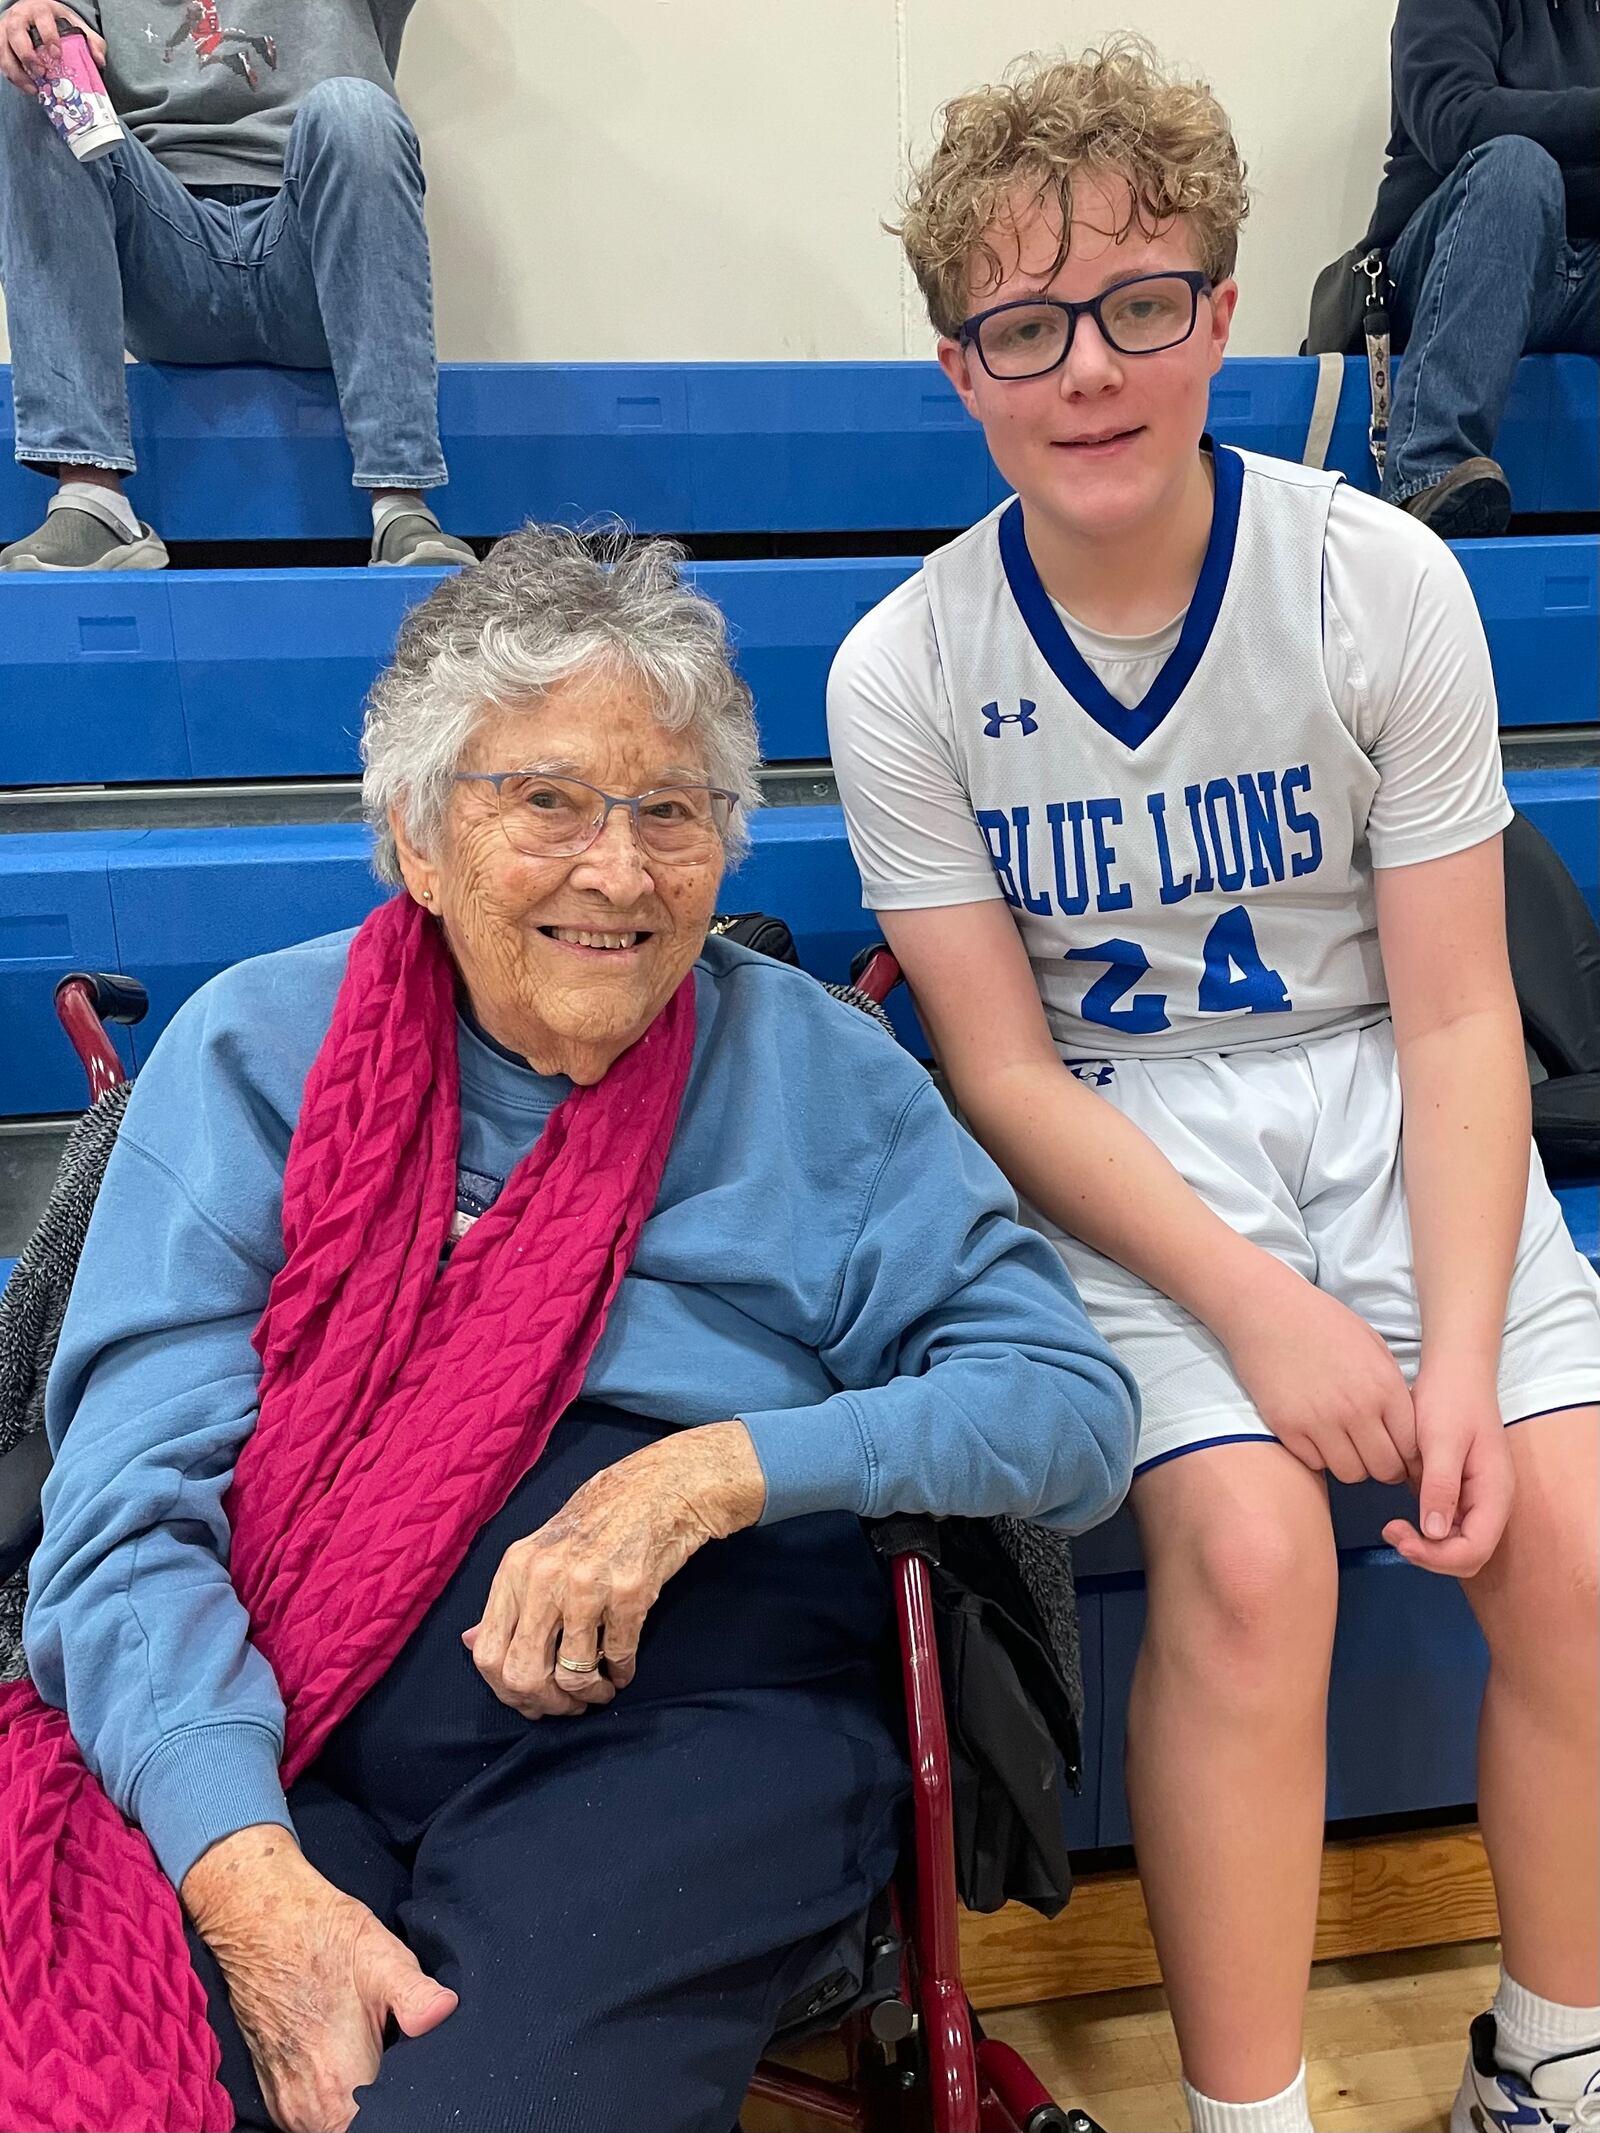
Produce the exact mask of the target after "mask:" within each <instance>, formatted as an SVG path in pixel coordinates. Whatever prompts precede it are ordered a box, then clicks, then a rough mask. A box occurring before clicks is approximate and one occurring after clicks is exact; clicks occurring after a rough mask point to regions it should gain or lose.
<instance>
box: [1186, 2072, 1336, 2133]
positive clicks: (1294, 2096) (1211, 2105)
mask: <svg viewBox="0 0 1600 2133" xmlns="http://www.w3.org/2000/svg"><path fill="white" fill-rule="evenodd" d="M1183 2093H1184V2095H1185V2097H1186V2098H1187V2099H1188V2103H1189V2123H1190V2125H1191V2126H1193V2128H1194V2133H1312V2127H1311V2112H1310V2109H1309V2107H1308V2105H1307V2103H1306V2069H1305V2061H1304V2060H1302V2061H1301V2062H1300V2071H1299V2073H1298V2074H1296V2075H1295V2077H1294V2079H1293V2081H1291V2082H1290V2084H1289V2086H1288V2087H1287V2088H1286V2089H1282V2090H1280V2091H1279V2093H1278V2094H1277V2095H1276V2096H1266V2097H1263V2099H1262V2100H1261V2102H1260V2103H1218V2101H1217V2099H1216V2098H1215V2097H1214V2096H1202V2095H1201V2093H1200V2091H1199V2090H1198V2089H1196V2088H1191V2087H1190V2086H1189V2084H1188V2082H1187V2081H1186V2082H1185V2083H1184V2084H1183Z"/></svg>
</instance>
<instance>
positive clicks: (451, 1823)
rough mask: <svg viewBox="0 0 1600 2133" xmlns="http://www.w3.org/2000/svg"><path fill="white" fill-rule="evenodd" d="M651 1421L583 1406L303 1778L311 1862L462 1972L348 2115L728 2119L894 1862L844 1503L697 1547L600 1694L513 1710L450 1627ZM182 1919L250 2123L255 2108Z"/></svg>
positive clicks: (428, 2126)
mask: <svg viewBox="0 0 1600 2133" xmlns="http://www.w3.org/2000/svg"><path fill="white" fill-rule="evenodd" d="M660 1434H661V1430H660V1426H659V1425H658V1424H655V1423H650V1422H643V1421H640V1420H638V1419H637V1418H635V1417H632V1416H627V1415H622V1414H619V1413H617V1412H616V1411H615V1410H612V1409H607V1408H598V1407H592V1406H586V1405H583V1404H580V1405H579V1406H577V1407H574V1408H573V1409H571V1410H570V1411H569V1412H568V1413H567V1414H566V1415H565V1416H564V1417H563V1418H562V1420H561V1422H560V1423H559V1424H558V1425H557V1427H556V1429H555V1431H554V1433H553V1435H552V1437H551V1439H550V1442H549V1444H548V1446H547V1447H546V1449H545V1453H544V1456H543V1458H542V1459H541V1460H540V1461H539V1464H538V1465H537V1467H535V1469H534V1470H533V1472H532V1473H531V1474H529V1475H528V1476H527V1477H526V1479H525V1480H524V1481H523V1482H522V1483H521V1485H520V1486H519V1487H518V1488H517V1490H516V1491H515V1492H514V1493H513V1495H512V1497H511V1500H510V1501H509V1503H508V1504H507V1505H506V1507H505V1509H504V1510H503V1511H502V1512H501V1513H500V1514H499V1516H498V1517H497V1518H495V1519H493V1520H491V1521H490V1522H489V1524H488V1525H486V1526H485V1527H484V1529H483V1531H482V1532H481V1533H480V1534H479V1536H478V1538H477V1540H476V1541H475V1543H474V1545H473V1547H472V1549H471V1551H470V1552H469V1554H468V1556H467V1559H466V1561H465V1562H464V1563H463V1564H462V1565H461V1568H460V1570H459V1571H458V1572H457V1574H456V1576H455V1577H454V1578H453V1579H452V1581H451V1583H450V1585H449V1586H448V1587H447V1588H446V1590H445V1592H444V1593H443V1594H442V1595H441V1597H440V1599H439V1601H438V1602H437V1604H436V1605H435V1606H434V1607H433V1609H432V1610H431V1611H430V1612H429V1614H428V1615H427V1617H426V1618H425V1619H424V1621H423V1622H422V1624H421V1626H420V1627H419V1629H418V1630H417V1632H416V1634H415V1635H414V1636H413V1637H412V1638H411V1640H410V1642H409V1643H408V1644H407V1645H406V1647H405V1648H404V1650H403V1651H402V1652H401V1653H400V1655H399V1657H398V1658H397V1659H396V1661H395V1663H394V1664H393V1666H392V1667H391V1668H390V1670H389V1672H388V1673H387V1674H386V1675H385V1676H384V1678H383V1680H382V1681H381V1682H379V1683H378V1685H377V1687H376V1688H374V1689H373V1690H372V1691H371V1692H370V1693H369V1694H368V1695H367V1696H366V1697H365V1698H364V1699H363V1700H362V1702H361V1703H360V1704H359V1705H358V1706H357V1707H356V1709H355V1710H354V1711H353V1712H352V1714H351V1715H350V1717H349V1718H348V1719H347V1720H346V1721H345V1723H344V1725H343V1726H342V1727H341V1728H340V1729H339V1731H338V1732H337V1733H336V1734H335V1735H334V1736H333V1737H332V1739H331V1740H330V1741H329V1744H328V1746H327V1748H326V1750H325V1751H324V1753H323V1754H322V1755H321V1757H320V1758H319V1759H318V1761H317V1763H316V1765H315V1766H314V1768H313V1769H312V1770H311V1771H309V1772H308V1773H307V1774H306V1776H305V1777H304V1778H302V1779H301V1780H300V1781H299V1783H298V1784H296V1786H295V1787H294V1788H293V1790H292V1791H291V1793H290V1806H291V1808H292V1810H293V1813H294V1817H295V1823H296V1827H297V1829H298V1831H299V1834H300V1840H301V1843H302V1845H303V1847H304V1849H305V1852H306V1854H307V1856H308V1857H309V1858H310V1859H311V1861H312V1863H313V1864H314V1865H315V1866H317V1867H318V1868H319V1869H320V1870H321V1871H322V1872H323V1873H324V1874H326V1875H327V1877H328V1879H329V1880H330V1881H332V1882H334V1883H336V1884H337V1886H338V1887H340V1888H342V1889H344V1890H346V1891H347V1892H348V1893H349V1894H351V1895H353V1896H358V1897H360V1898H361V1899H362V1901H363V1902H365V1903H367V1904H368V1905H370V1907H371V1908H372V1909H373V1910H374V1911H375V1912H376V1913H377V1914H378V1916H379V1917H380V1918H381V1919H382V1920H383V1921H384V1923H385V1924H386V1925H388V1926H389V1927H390V1928H391V1930H393V1931H394V1932H396V1933H398V1934H399V1935H400V1936H401V1937H402V1938H403V1939H404V1940H405V1941H406V1942H407V1943H408V1945H409V1946H410V1947H411V1948H412V1949H413V1950H414V1951H415V1952H416V1955H417V1958H418V1960H419V1961H420V1962H421V1964H422V1966H423V1968H424V1969H425V1970H426V1971H428V1972H429V1974H430V1975H432V1976H434V1977H436V1978H438V1979H439V1980H440V1981H441V1982H442V1983H443V1984H446V1985H449V1986H451V1987H453V1988H454V1990H455V1991H456V1992H458V1993H459V1994H460V1996H461V2004H460V2006H459V2007H458V2008H457V2009H456V2011H455V2013H454V2014H453V2015H451V2016H450V2018H449V2019H448V2020H447V2021H446V2022H444V2023H443V2024H442V2025H441V2027H440V2028H438V2029H436V2030H434V2031H433V2032H432V2033H431V2034H430V2035H429V2036H426V2037H419V2038H415V2039H407V2038H402V2039H401V2040H400V2041H399V2042H398V2043H395V2044H393V2045H391V2047H390V2048H389V2049H388V2051H386V2052H385V2054H384V2058H383V2063H382V2066H381V2068H380V2070H379V2073H378V2076H377V2079H376V2080H375V2081H374V2082H373V2083H372V2084H371V2085H370V2086H369V2087H367V2088H364V2089H362V2090H360V2091H359V2092H358V2097H357V2101H358V2104H359V2110H358V2112H357V2116H356V2119H355V2127H356V2129H357V2133H435V2129H440V2133H443V2129H446V2128H451V2129H466V2133H636V2129H637V2128H639V2127H641V2126H648V2127H650V2128H651V2129H652V2133H729V2129H730V2128H731V2127H732V2126H733V2125H734V2123H735V2120H736V2118H737V2116H738V2111H739V2106H740V2102H741V2100H742V2098H743V2096H744V2092H745V2088H746V2086H747V2084H748V2081H749V2077H750V2074H751V2072H752V2070H753V2068H754V2066H755V2063H756V2061H757V2059H758V2058H759V2057H760V2055H761V2053H762V2051H763V2049H764V2048H765V2046H766V2043H767V2040H768V2038H769V2036H770V2035H771V2032H772V2028H773V2026H774V2022H775V2019H776V2017H777V2014H778V2012H779V2010H780V2009H781V2008H783V2007H784V2006H785V2005H786V2003H787V2002H788V2001H789V2000H790V1999H792V1998H793V1997H794V1995H795V1994H796V1993H797V1992H799V1991H801V1990H802V1989H804V1988H805V1987H806V1986H807V1985H808V1984H809V1983H810V1982H812V1980H813V1979H815V1978H816V1977H818V1976H819V1975H820V1974H821V1973H822V1971H823V1970H825V1969H826V1968H828V1966H829V1962H830V1958H831V1957H832V1956H833V1955H834V1954H835V1952H836V1950H837V1947H838V1943H839V1929H840V1928H841V1926H842V1925H844V1924H845V1923H846V1922H847V1921H849V1920H851V1919H852V1918H854V1917H855V1916H856V1915H857V1914H859V1913H860V1912H862V1911H864V1910H865V1908H866V1906H867V1905H868V1903H869V1902H870V1901H871V1899H872V1897H873V1896H874V1894H875V1893H876V1892H877V1890H878V1889H880V1888H881V1887H882V1886H883V1885H884V1883H885V1882H886V1881H887V1880H888V1879H889V1876H890V1874H891V1873H892V1871H893V1868H894V1860H895V1854H896V1849H897V1839H898V1835H899V1821H900V1813H901V1807H902V1803H903V1801H904V1798H905V1792H906V1770H905V1764H904V1759H903V1756H902V1753H901V1751H900V1748H899V1747H898V1745H897V1742H896V1737H895V1729H894V1727H893V1725H892V1723H891V1721H890V1719H889V1717H888V1716H887V1698H886V1695H885V1688H884V1684H885V1678H886V1677H885V1672H884V1644H885V1639H886V1637H887V1635H888V1632H889V1623H890V1619H891V1618H890V1612H889V1606H888V1599H887V1591H886V1587H885V1584H884V1581H883V1578H882V1576H881V1573H880V1571H879V1568H878V1564H877V1562H876V1559H875V1558H874V1556H873V1554H872V1551H871V1549H870V1546H869V1545H868V1543H867V1541H866V1538H865V1536H864V1535H863V1533H862V1532H861V1529H860V1527H859V1526H858V1524H857V1523H856V1521H855V1520H854V1519H852V1518H847V1517H843V1516H823V1517H813V1518H801V1519H794V1520H791V1521H789V1522H787V1523H785V1524H782V1525H778V1526H773V1527H766V1528H756V1529H753V1530H752V1531H750V1532H747V1533H742V1534H739V1535H736V1536H735V1538H734V1539H732V1540H730V1541H725V1542H721V1543H713V1544H711V1545H709V1546H707V1547H705V1548H703V1549H702V1550H701V1551H700V1553H699V1554H698V1555H696V1556H695V1557H694V1558H693V1559H692V1561H691V1562H690V1563H689V1564H688V1565H687V1566H686V1567H685V1568H684V1569H683V1570H682V1571H680V1572H679V1574H678V1576H677V1577H675V1578H673V1579H672V1580H671V1581H670V1582H669V1583H668V1585H667V1586H666V1588H665V1589H664V1591H663V1592H662V1594H661V1597H660V1599H659V1600H658V1601H657V1602H656V1605H655V1607H654V1608H653V1609H652V1610H651V1613H650V1616H649V1618H648V1620H647V1622H646V1625H645V1631H644V1638H643V1642H642V1644H641V1647H640V1654H639V1671H638V1675H637V1677H636V1679H635V1680H634V1681H633V1683H632V1684H631V1685H630V1686H629V1687H628V1688H627V1689H625V1690H623V1691H622V1693H621V1694H620V1695H619V1696H618V1697H617V1699H616V1701H615V1702H614V1703H613V1704H611V1705H609V1706H607V1707H606V1708H605V1709H604V1710H597V1711H591V1712H589V1713H587V1714H586V1715H585V1716H583V1717H581V1718H572V1719H542V1720H539V1721H537V1722H534V1723H530V1722H529V1721H528V1720H526V1719H524V1718H521V1717H519V1716H518V1715H517V1713H516V1712H514V1711H510V1710H507V1709H506V1707H505V1706H504V1705H503V1704H500V1703H498V1702H497V1701H496V1700H495V1699H494V1697H493V1696H491V1694H490V1693H489V1690H488V1689H487V1688H486V1687H485V1686H484V1683H483V1681H482V1680H481V1678H480V1677H479V1675H478V1673H477V1671H476V1669H475V1668H474V1667H473V1664H472V1661H471V1658H470V1657H469V1655H468V1653H467V1652H466V1650H465V1648H464V1647H463V1645H462V1644H461V1641H460V1637H461V1632H462V1630H464V1629H465V1628H467V1627H468V1626H469V1625H470V1624H471V1623H473V1622H475V1621H476V1620H477V1619H478V1616H479V1615H480V1613H481V1612H482V1609H483V1604H484V1601H485V1599H486V1597H487V1595H488V1591H489V1585H490V1581H491V1579H492V1578H493V1576H494V1573H495V1570H496V1568H497V1567H498V1565H499V1562H500V1559H501V1557H502V1555H503V1554H504V1553H505V1550H506V1548H507V1547H508V1546H509V1545H510V1544H511V1542H512V1541H513V1540H516V1539H519V1538H520V1537H521V1536H523V1535H524V1534H527V1533H530V1532H532V1531H533V1530H534V1529H535V1528H536V1527H538V1526H540V1525H542V1524H543V1523H544V1521H545V1520H546V1519H547V1518H549V1517H550V1516H552V1514H553V1513H554V1512H555V1511H556V1510H557V1509H558V1508H559V1507H560V1505H561V1504H562V1503H564V1502H565V1501H566V1499H567V1497H568V1496H570V1495H571V1494H572V1492H573V1490H574V1489H576V1488H577V1487H578V1486H579V1484H580V1483H582V1482H583V1481H584V1480H586V1479H587V1478H588V1476H589V1475H591V1474H593V1473H596V1472H598V1471H599V1470H600V1469H601V1468H602V1467H606V1466H610V1465H612V1464H613V1463H614V1462H615V1461H616V1460H618V1459H621V1458H623V1457H625V1456H626V1455H627V1453H629V1452H631V1451H635V1450H637V1449H638V1448H639V1447H640V1446H641V1445H643V1444H647V1443H649V1442H651V1441H652V1440H653V1439H654V1438H655V1437H657V1436H659V1435H660ZM193 1945H194V1946H195V1949H196V1960H197V1963H198V1965H199V1967H200V1971H201V1975H202V1977H203V1978H204V1979H205V1981H206V1984H207V1987H208V1990H209V1992H210V1995H211V2018H212V2021H213V2023H214V2025H215V2027H216V2029H217V2033H218V2036H219V2038H220V2039H221V2042H222V2049H223V2063H222V2078H223V2080H224V2081H225V2083H226V2084H227V2086H228V2089H229V2091H230V2093H231V2094H232V2096H233V2098H234V2104H235V2109H236V2111H237V2113H238V2118H239V2123H240V2125H241V2127H248V2128H254V2127H265V2126H268V2125H270V2120H269V2119H268V2117H267V2115H266V2110H265V2106H264V2104H263V2102H262V2099H261V2093H260V2090H259V2088H258V2086H257V2084H256V2080H255V2076H254V2072H253V2070H252V2068H251V2065H250V2059H249V2054H248V2052H247V2051H246V2049H245V2046H244V2042H243V2039H242V2038H241V2036H240V2034H239V2031H238V2028H237V2026H236V2025H235V2023H234V2021H233V2017H232V2014H231V2012H230V2010H229V2007H228V2002H227V1994H226V1990H225V1988H224V1987H223V1984H222V1981H221V1977H220V1973H219V1971H218V1970H217V1967H216V1965H215V1963H214V1962H213V1960H212V1959H211V1957H210V1955H209V1954H208V1953H207V1952H206V1951H205V1950H204V1949H203V1948H201V1947H200V1946H199V1944H198V1942H195V1943H194V1944H193Z"/></svg>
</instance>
